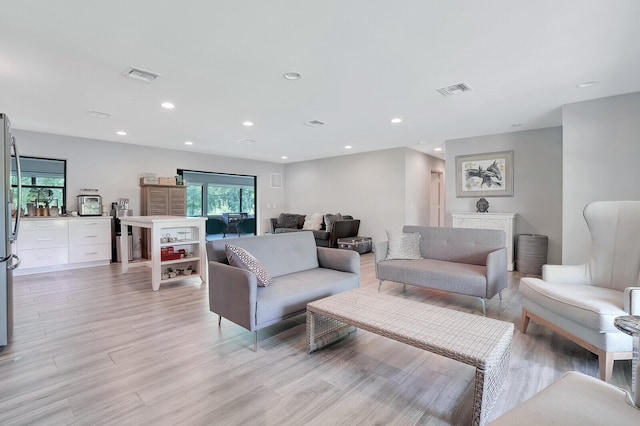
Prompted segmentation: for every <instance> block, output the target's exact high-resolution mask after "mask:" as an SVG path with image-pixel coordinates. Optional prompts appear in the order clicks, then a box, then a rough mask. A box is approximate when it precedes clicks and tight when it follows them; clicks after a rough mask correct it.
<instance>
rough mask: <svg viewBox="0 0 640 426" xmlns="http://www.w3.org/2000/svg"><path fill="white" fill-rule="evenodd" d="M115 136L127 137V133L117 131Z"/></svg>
mask: <svg viewBox="0 0 640 426" xmlns="http://www.w3.org/2000/svg"><path fill="white" fill-rule="evenodd" d="M116 135H119V136H127V132H125V131H123V130H118V131H117V132H116Z"/></svg>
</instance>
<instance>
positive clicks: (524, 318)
mask: <svg viewBox="0 0 640 426" xmlns="http://www.w3.org/2000/svg"><path fill="white" fill-rule="evenodd" d="M530 319H531V318H529V316H528V315H527V310H526V309H523V310H522V319H521V320H520V332H521V333H522V334H525V333H526V332H527V327H529V320H530Z"/></svg>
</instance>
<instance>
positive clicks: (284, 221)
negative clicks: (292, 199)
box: [276, 213, 304, 228]
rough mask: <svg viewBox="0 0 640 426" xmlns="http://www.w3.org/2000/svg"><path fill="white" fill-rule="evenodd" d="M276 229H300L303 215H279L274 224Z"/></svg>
mask: <svg viewBox="0 0 640 426" xmlns="http://www.w3.org/2000/svg"><path fill="white" fill-rule="evenodd" d="M276 223H277V225H278V228H302V225H303V224H304V215H300V214H293V213H280V215H279V216H278V221H277V222H276Z"/></svg>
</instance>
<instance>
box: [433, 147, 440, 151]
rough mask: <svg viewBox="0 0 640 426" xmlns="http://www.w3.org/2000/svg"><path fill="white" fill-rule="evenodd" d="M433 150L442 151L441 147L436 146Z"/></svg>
mask: <svg viewBox="0 0 640 426" xmlns="http://www.w3.org/2000/svg"><path fill="white" fill-rule="evenodd" d="M433 150H434V151H438V152H440V151H442V148H440V147H437V148H433Z"/></svg>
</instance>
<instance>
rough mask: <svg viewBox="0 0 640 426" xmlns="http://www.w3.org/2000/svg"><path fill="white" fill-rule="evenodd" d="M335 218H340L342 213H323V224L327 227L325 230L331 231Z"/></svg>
mask: <svg viewBox="0 0 640 426" xmlns="http://www.w3.org/2000/svg"><path fill="white" fill-rule="evenodd" d="M336 220H342V215H341V214H340V213H336V214H325V215H324V224H325V226H326V228H327V232H331V231H333V222H335V221H336Z"/></svg>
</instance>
